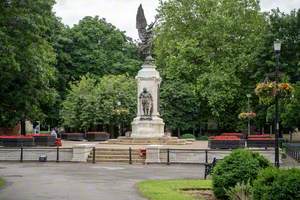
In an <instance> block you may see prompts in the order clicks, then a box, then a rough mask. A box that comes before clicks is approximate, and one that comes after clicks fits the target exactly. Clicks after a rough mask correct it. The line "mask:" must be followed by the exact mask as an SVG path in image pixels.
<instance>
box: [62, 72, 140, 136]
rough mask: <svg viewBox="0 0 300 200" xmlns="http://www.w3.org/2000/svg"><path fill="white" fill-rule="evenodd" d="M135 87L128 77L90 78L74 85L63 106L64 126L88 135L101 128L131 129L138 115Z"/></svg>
mask: <svg viewBox="0 0 300 200" xmlns="http://www.w3.org/2000/svg"><path fill="white" fill-rule="evenodd" d="M135 93H136V83H135V80H134V79H133V78H130V77H128V76H125V75H106V76H103V77H102V78H101V79H95V78H92V77H91V76H90V75H88V76H83V77H82V79H81V80H80V81H79V82H78V83H76V84H72V85H71V90H70V91H69V93H68V95H67V98H66V100H65V101H64V102H63V109H62V111H61V116H62V119H63V124H64V125H65V126H67V127H70V128H72V129H73V130H81V131H87V130H92V129H99V127H98V126H103V125H107V126H109V125H118V124H120V123H123V124H125V125H129V124H130V122H131V121H132V119H133V117H134V116H135V113H136V94H135Z"/></svg>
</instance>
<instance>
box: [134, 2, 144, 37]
mask: <svg viewBox="0 0 300 200" xmlns="http://www.w3.org/2000/svg"><path fill="white" fill-rule="evenodd" d="M136 28H137V29H138V32H139V37H140V39H141V40H142V41H144V40H145V32H146V28H147V20H146V17H145V14H144V9H143V6H142V4H141V5H140V6H139V9H138V12H137V14H136Z"/></svg>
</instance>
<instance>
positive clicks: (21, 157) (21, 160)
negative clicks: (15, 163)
mask: <svg viewBox="0 0 300 200" xmlns="http://www.w3.org/2000/svg"><path fill="white" fill-rule="evenodd" d="M20 162H23V146H22V147H21V155H20Z"/></svg>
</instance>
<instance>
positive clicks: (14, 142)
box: [0, 136, 34, 147]
mask: <svg viewBox="0 0 300 200" xmlns="http://www.w3.org/2000/svg"><path fill="white" fill-rule="evenodd" d="M0 141H1V142H0V143H1V145H2V146H4V147H21V146H26V147H28V146H34V139H33V137H31V136H1V137H0Z"/></svg>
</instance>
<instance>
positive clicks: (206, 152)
mask: <svg viewBox="0 0 300 200" xmlns="http://www.w3.org/2000/svg"><path fill="white" fill-rule="evenodd" d="M205 163H208V151H207V149H205Z"/></svg>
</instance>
